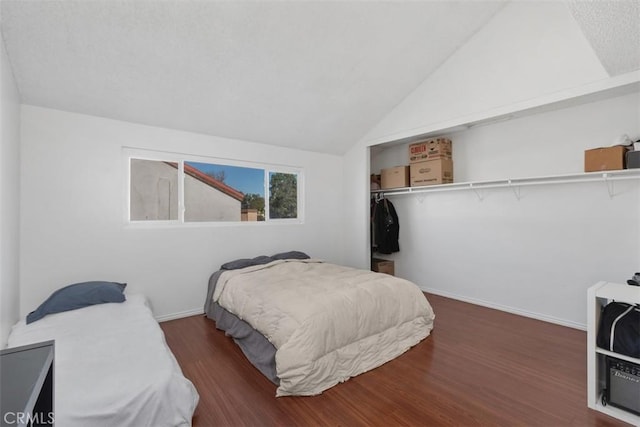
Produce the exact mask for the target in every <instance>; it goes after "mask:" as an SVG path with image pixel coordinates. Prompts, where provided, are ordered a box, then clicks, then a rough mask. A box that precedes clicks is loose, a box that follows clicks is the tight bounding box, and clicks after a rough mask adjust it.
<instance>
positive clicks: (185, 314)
mask: <svg viewBox="0 0 640 427" xmlns="http://www.w3.org/2000/svg"><path fill="white" fill-rule="evenodd" d="M198 314H204V310H203V309H202V308H194V309H191V310H187V311H180V312H178V313H171V314H165V315H162V316H156V321H158V322H166V321H168V320H176V319H182V318H183V317H189V316H197V315H198Z"/></svg>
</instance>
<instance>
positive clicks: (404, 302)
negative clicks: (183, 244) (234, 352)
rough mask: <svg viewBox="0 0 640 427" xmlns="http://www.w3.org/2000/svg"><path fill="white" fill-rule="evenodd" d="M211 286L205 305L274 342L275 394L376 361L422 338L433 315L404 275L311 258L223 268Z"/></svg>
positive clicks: (322, 385)
mask: <svg viewBox="0 0 640 427" xmlns="http://www.w3.org/2000/svg"><path fill="white" fill-rule="evenodd" d="M212 279H213V277H212ZM209 294H210V297H211V301H210V304H209V306H208V308H209V310H207V313H210V312H211V313H212V314H215V313H214V311H215V309H213V308H211V307H215V306H216V304H217V305H219V306H220V307H221V308H223V309H224V310H226V311H228V312H229V313H231V314H233V315H234V316H236V317H237V319H239V320H240V321H242V322H244V323H246V324H247V325H248V326H250V328H252V329H253V330H255V331H257V332H258V333H259V334H261V335H262V336H263V337H264V339H265V340H266V341H268V342H269V343H270V344H271V345H272V346H273V348H274V350H275V354H274V357H273V358H274V360H275V372H276V376H277V380H278V384H279V385H278V388H277V391H276V395H277V396H288V395H315V394H319V393H321V392H323V391H324V390H326V389H328V388H330V387H332V386H334V385H336V384H338V383H340V382H343V381H346V380H347V379H349V378H350V377H353V376H356V375H359V374H361V373H363V372H366V371H368V370H371V369H373V368H376V367H378V366H380V365H382V364H383V363H386V362H388V361H389V360H392V359H394V358H395V357H397V356H399V355H401V354H402V353H404V352H405V351H407V350H408V349H409V348H410V347H412V346H414V345H415V344H417V343H418V342H420V341H421V340H422V339H424V338H426V337H427V336H428V335H429V334H430V331H431V330H432V328H433V320H434V318H435V315H434V313H433V310H432V308H431V306H430V305H429V302H428V301H427V299H426V297H425V296H424V293H422V291H421V290H420V289H419V288H418V287H417V285H415V284H413V283H411V282H409V281H407V280H404V279H401V278H397V277H393V276H389V275H385V274H380V273H375V272H371V271H367V270H359V269H353V268H349V267H344V266H339V265H335V264H330V263H324V262H322V261H320V260H312V259H306V260H277V261H273V262H269V263H267V264H261V265H254V266H249V267H246V268H241V269H237V270H230V271H222V272H220V273H217V278H216V280H215V288H214V289H210V292H209ZM205 308H207V306H206V307H205ZM210 317H211V316H210ZM217 326H219V327H220V325H217ZM223 329H225V330H226V331H227V333H230V331H229V330H228V329H227V328H226V327H223ZM245 332H246V331H244V332H243V333H245ZM231 334H232V335H233V336H234V338H235V339H236V341H241V340H242V338H243V337H242V336H236V334H234V333H233V332H231ZM243 351H245V349H243ZM245 354H247V351H245ZM261 370H262V369H261Z"/></svg>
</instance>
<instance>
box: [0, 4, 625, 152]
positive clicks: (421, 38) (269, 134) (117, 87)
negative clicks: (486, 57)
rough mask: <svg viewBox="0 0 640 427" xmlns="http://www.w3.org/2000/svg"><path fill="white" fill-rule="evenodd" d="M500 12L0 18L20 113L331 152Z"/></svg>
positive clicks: (157, 11) (97, 8) (308, 10)
mask: <svg viewBox="0 0 640 427" xmlns="http://www.w3.org/2000/svg"><path fill="white" fill-rule="evenodd" d="M504 4H505V2H504V1H383V2H379V1H376V2H367V1H310V2H307V1H262V2H249V1H190V0H187V1H178V0H174V1H139V0H138V1H135V0H122V1H107V0H97V1H71V0H64V1H52V0H45V1H39V0H34V1H16V0H2V2H1V6H2V8H1V19H2V21H1V23H2V35H3V38H4V41H5V46H6V50H7V54H8V57H9V59H10V63H11V66H12V69H13V71H14V77H15V80H16V82H17V85H18V89H19V92H20V94H21V98H22V102H23V103H25V104H31V105H36V106H43V107H48V108H55V109H61V110H66V111H71V112H78V113H84V114H90V115H96V116H101V117H107V118H113V119H118V120H125V121H130V122H135V123H141V124H147V125H153V126H161V127H168V128H173V129H181V130H187V131H193V132H199V133H205V134H211V135H217V136H223V137H229V138H236V139H241V140H247V141H255V142H261V143H267V144H274V145H281V146H289V147H296V148H301V149H307V150H313V151H319V152H326V153H335V154H339V153H343V152H345V151H346V150H347V149H348V148H349V147H350V146H352V145H353V144H354V143H355V142H356V141H357V140H358V139H359V138H361V137H362V136H363V135H364V134H365V133H366V132H367V131H368V130H369V129H370V128H372V127H373V126H374V125H375V124H376V123H377V122H378V121H380V120H381V119H382V118H383V117H384V116H385V115H386V114H387V113H388V112H389V111H391V110H392V109H393V108H394V107H395V106H396V105H397V104H398V103H400V102H401V101H402V100H403V99H404V98H405V97H406V96H407V95H408V94H409V93H411V91H412V90H413V89H415V88H416V87H417V86H418V85H419V84H420V83H421V82H423V81H424V80H425V78H427V77H428V76H429V74H430V73H432V72H433V71H434V70H435V69H436V68H437V67H438V66H439V65H441V64H442V63H443V61H445V60H446V59H447V58H448V57H449V56H450V55H452V54H453V52H455V51H456V49H458V48H459V47H460V46H461V45H463V44H464V43H465V42H466V41H467V40H469V38H470V37H472V36H473V34H474V33H475V32H476V31H478V30H479V29H480V28H481V27H482V26H483V25H486V23H487V22H488V21H489V20H490V19H491V18H492V16H493V15H495V14H496V13H497V12H498V11H499V10H500V9H501V8H502V7H503V6H504ZM572 4H573V6H572V7H573V8H574V9H573V13H574V15H575V16H579V14H580V13H581V12H582V11H584V8H582V7H581V6H580V2H574V3H572ZM576 4H577V6H576ZM593 18H594V16H593V14H592V13H590V12H589V13H585V14H584V18H583V19H584V20H585V21H586V20H589V19H593ZM603 31H606V29H603ZM585 34H586V36H587V37H589V34H588V33H585ZM605 35H607V36H608V35H609V34H608V33H607V34H605ZM601 38H602V37H600V36H599V35H598V34H596V39H597V40H600V39H601ZM591 43H592V44H594V42H593V41H591ZM597 43H598V42H597V41H596V42H595V45H596V46H597ZM601 48H602V49H603V52H604V54H603V55H604V56H606V54H607V52H608V51H609V50H608V48H607V46H604V47H601ZM631 48H634V46H631ZM620 66H621V65H620V64H613V65H612V67H620ZM622 66H623V67H624V66H628V64H622ZM631 66H634V65H631Z"/></svg>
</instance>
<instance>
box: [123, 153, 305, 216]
mask: <svg viewBox="0 0 640 427" xmlns="http://www.w3.org/2000/svg"><path fill="white" fill-rule="evenodd" d="M125 157H126V158H127V161H128V171H129V180H128V186H129V197H128V219H129V221H130V222H133V223H160V222H169V223H175V224H181V223H225V222H226V223H239V222H274V221H275V222H278V221H280V222H282V221H297V222H299V221H301V220H302V218H301V208H302V205H301V203H300V200H301V189H300V178H301V176H302V172H301V171H300V170H299V169H297V168H290V167H272V166H268V165H257V164H250V163H247V162H233V164H231V163H232V162H231V161H220V160H218V159H210V158H202V157H195V156H182V155H171V154H165V153H155V154H154V153H153V152H142V151H138V150H133V149H127V150H126V155H125ZM265 195H266V197H265Z"/></svg>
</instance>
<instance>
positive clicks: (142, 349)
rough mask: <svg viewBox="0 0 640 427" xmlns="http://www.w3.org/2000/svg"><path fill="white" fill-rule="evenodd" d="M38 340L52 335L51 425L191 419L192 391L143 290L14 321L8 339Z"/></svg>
mask: <svg viewBox="0 0 640 427" xmlns="http://www.w3.org/2000/svg"><path fill="white" fill-rule="evenodd" d="M46 340H55V381H54V384H55V398H54V400H55V422H56V425H59V426H64V427H76V426H77V427H84V426H105V427H107V426H136V427H138V426H190V425H191V419H192V416H193V412H194V410H195V407H196V405H197V403H198V399H199V396H198V393H197V391H196V389H195V387H194V386H193V384H192V383H191V382H190V381H189V380H188V379H186V378H185V377H184V376H183V374H182V371H181V369H180V367H179V365H178V363H177V362H176V359H175V357H174V356H173V354H172V353H171V351H170V349H169V347H168V346H167V344H166V342H165V339H164V334H163V332H162V330H161V329H160V326H159V325H158V323H157V322H156V320H155V319H154V317H153V315H152V312H151V310H150V308H149V305H148V303H147V300H146V298H145V297H144V296H143V295H138V294H127V295H126V298H125V299H124V300H123V301H122V302H121V303H101V304H94V305H90V306H86V307H83V308H77V309H72V310H71V309H70V310H68V311H64V312H58V313H55V314H48V315H46V316H44V317H42V318H40V319H38V320H37V321H34V322H32V323H29V324H27V323H26V320H25V319H22V320H20V321H19V322H18V323H17V324H15V325H14V326H13V328H12V331H11V333H10V336H9V341H8V345H9V347H17V346H21V345H26V344H31V343H36V342H41V341H46Z"/></svg>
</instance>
